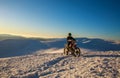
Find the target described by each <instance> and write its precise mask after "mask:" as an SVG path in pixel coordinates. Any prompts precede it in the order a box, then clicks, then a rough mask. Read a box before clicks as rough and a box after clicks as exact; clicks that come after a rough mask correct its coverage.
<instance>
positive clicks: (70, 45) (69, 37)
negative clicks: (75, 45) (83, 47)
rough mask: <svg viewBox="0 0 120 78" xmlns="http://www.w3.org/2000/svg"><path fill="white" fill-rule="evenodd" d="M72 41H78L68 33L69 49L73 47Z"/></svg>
mask: <svg viewBox="0 0 120 78" xmlns="http://www.w3.org/2000/svg"><path fill="white" fill-rule="evenodd" d="M72 41H76V40H75V39H74V38H73V37H72V34H71V33H68V37H67V44H68V47H72Z"/></svg>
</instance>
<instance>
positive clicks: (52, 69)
mask: <svg viewBox="0 0 120 78" xmlns="http://www.w3.org/2000/svg"><path fill="white" fill-rule="evenodd" d="M81 51H82V55H81V56H80V57H73V56H72V55H68V56H66V55H64V54H63V48H59V49H58V48H50V49H46V50H39V51H36V53H33V54H31V55H24V56H17V57H9V58H0V77H1V78H120V51H92V50H88V49H83V48H81Z"/></svg>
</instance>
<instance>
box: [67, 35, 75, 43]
mask: <svg viewBox="0 0 120 78" xmlns="http://www.w3.org/2000/svg"><path fill="white" fill-rule="evenodd" d="M71 40H73V41H75V39H74V38H73V37H72V36H68V37H67V42H70V41H71Z"/></svg>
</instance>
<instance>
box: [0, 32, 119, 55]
mask: <svg viewBox="0 0 120 78" xmlns="http://www.w3.org/2000/svg"><path fill="white" fill-rule="evenodd" d="M76 40H77V44H78V46H79V47H80V48H85V49H90V50H96V51H120V44H116V43H115V42H113V41H107V40H103V39H97V38H93V39H90V38H76ZM65 44H66V39H65V38H62V39H57V38H56V39H44V38H25V37H21V36H13V35H6V34H4V35H3V34H2V35H0V57H10V56H19V55H25V54H30V53H34V52H36V51H38V50H44V49H49V48H64V45H65Z"/></svg>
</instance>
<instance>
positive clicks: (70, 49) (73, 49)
mask: <svg viewBox="0 0 120 78" xmlns="http://www.w3.org/2000/svg"><path fill="white" fill-rule="evenodd" d="M64 54H65V55H70V54H71V55H73V56H75V57H79V56H80V55H81V50H80V48H79V47H77V43H76V41H73V40H71V44H70V45H68V44H66V45H65V47H64Z"/></svg>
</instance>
